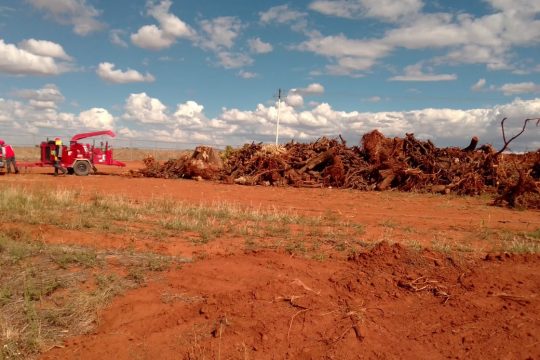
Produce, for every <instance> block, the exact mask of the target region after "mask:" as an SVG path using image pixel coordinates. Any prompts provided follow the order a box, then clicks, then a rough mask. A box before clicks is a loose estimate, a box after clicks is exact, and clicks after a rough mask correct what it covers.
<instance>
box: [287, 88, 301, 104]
mask: <svg viewBox="0 0 540 360" xmlns="http://www.w3.org/2000/svg"><path fill="white" fill-rule="evenodd" d="M285 102H286V103H287V104H288V105H290V106H292V107H295V108H296V107H302V106H304V97H303V96H302V95H300V94H299V93H298V92H296V91H294V90H291V91H289V93H288V94H287V97H286V98H285Z"/></svg>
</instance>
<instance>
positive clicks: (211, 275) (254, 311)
mask: <svg viewBox="0 0 540 360" xmlns="http://www.w3.org/2000/svg"><path fill="white" fill-rule="evenodd" d="M539 264H540V257H538V256H537V255H535V256H532V255H530V256H510V255H504V254H503V255H492V256H489V257H487V258H486V259H484V260H466V259H453V258H450V257H447V256H445V255H442V254H438V253H432V252H429V251H409V250H406V249H404V248H403V247H401V246H399V245H392V246H390V245H388V244H386V243H383V244H381V245H379V246H377V247H375V248H374V249H373V250H371V251H369V252H366V253H360V254H356V255H352V256H351V257H350V259H349V260H348V261H341V260H336V261H332V262H317V261H309V260H304V259H298V258H292V257H291V256H290V255H288V254H281V253H274V252H257V253H250V254H244V255H234V256H227V257H218V258H213V259H208V260H204V261H200V262H196V263H194V264H190V265H186V266H185V267H184V268H183V269H180V270H171V271H170V272H169V273H168V274H166V276H165V277H164V278H163V279H161V280H159V281H157V282H154V283H150V284H149V285H148V287H146V288H143V289H138V290H134V291H132V292H130V293H128V294H127V295H126V296H125V297H123V298H121V299H118V300H117V301H115V302H114V303H113V304H112V306H111V307H110V308H109V309H108V310H106V311H105V312H104V313H103V314H102V316H101V319H102V320H101V325H100V326H99V327H98V329H97V331H96V332H95V334H93V335H90V336H86V337H78V338H74V339H71V340H68V341H66V343H65V344H64V345H63V346H64V347H63V348H58V349H54V350H52V351H50V352H48V353H46V354H45V355H44V356H43V359H57V358H62V359H74V358H77V359H103V358H112V357H114V358H117V359H130V358H134V357H136V356H138V357H140V358H160V359H199V358H214V359H217V358H223V359H231V358H243V359H274V358H284V359H353V358H362V359H366V358H369V359H371V358H377V359H380V358H410V359H418V358H426V359H428V358H429V359H438V358H449V357H457V358H521V359H525V358H534V357H535V355H537V354H538V353H540V321H539V320H538V317H537V316H536V315H537V314H539V312H540V299H539V298H538V293H539V291H540V279H539V278H538V275H537V273H536V270H537V269H538V265H539ZM534 314H536V315H534Z"/></svg>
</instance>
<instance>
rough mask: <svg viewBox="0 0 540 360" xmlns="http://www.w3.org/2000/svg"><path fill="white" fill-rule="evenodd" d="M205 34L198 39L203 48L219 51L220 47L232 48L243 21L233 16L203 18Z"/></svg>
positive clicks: (202, 26)
mask: <svg viewBox="0 0 540 360" xmlns="http://www.w3.org/2000/svg"><path fill="white" fill-rule="evenodd" d="M200 25H201V29H202V31H203V34H201V36H200V39H199V40H198V42H199V45H200V46H201V47H202V48H203V49H208V50H213V51H217V50H219V49H230V48H232V47H233V45H234V41H235V39H236V38H237V37H238V35H239V34H240V30H241V29H242V22H241V21H240V20H239V19H238V18H236V17H232V16H222V17H217V18H215V19H212V20H202V21H201V22H200Z"/></svg>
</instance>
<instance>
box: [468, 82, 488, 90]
mask: <svg viewBox="0 0 540 360" xmlns="http://www.w3.org/2000/svg"><path fill="white" fill-rule="evenodd" d="M485 86H486V79H478V81H477V82H476V83H475V84H474V85H473V86H471V90H472V91H482V90H483V89H484V87H485Z"/></svg>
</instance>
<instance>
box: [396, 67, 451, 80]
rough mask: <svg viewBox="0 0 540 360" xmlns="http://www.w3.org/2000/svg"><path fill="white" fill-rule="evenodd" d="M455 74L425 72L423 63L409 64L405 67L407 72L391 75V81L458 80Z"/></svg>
mask: <svg viewBox="0 0 540 360" xmlns="http://www.w3.org/2000/svg"><path fill="white" fill-rule="evenodd" d="M456 79H457V76H456V75H455V74H433V73H431V72H430V73H424V72H423V71H422V64H420V63H419V64H415V65H409V66H406V67H405V74H404V75H398V76H394V77H391V78H390V79H389V80H391V81H452V80H456Z"/></svg>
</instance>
